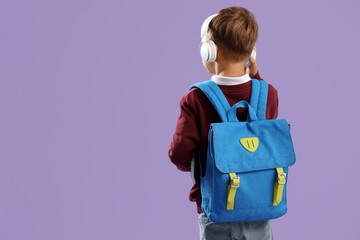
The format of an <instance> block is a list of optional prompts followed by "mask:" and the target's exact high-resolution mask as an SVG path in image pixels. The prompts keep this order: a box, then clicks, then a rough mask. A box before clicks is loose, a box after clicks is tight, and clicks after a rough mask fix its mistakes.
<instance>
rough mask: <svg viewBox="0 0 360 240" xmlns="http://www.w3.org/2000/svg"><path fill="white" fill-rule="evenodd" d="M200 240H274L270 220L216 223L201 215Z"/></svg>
mask: <svg viewBox="0 0 360 240" xmlns="http://www.w3.org/2000/svg"><path fill="white" fill-rule="evenodd" d="M199 229H200V240H273V239H274V237H273V233H272V228H271V222H270V220H265V221H258V222H239V223H235V222H226V223H214V222H212V221H211V220H210V219H209V218H208V217H207V216H206V215H205V214H204V213H200V214H199Z"/></svg>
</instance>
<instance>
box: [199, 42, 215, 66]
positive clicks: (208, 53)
mask: <svg viewBox="0 0 360 240" xmlns="http://www.w3.org/2000/svg"><path fill="white" fill-rule="evenodd" d="M200 55H201V58H202V59H203V60H204V61H205V62H215V60H216V46H215V43H214V42H213V41H212V40H207V41H204V42H201V43H200Z"/></svg>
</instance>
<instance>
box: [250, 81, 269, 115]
mask: <svg viewBox="0 0 360 240" xmlns="http://www.w3.org/2000/svg"><path fill="white" fill-rule="evenodd" d="M268 89H269V86H268V83H267V82H266V81H264V80H257V79H252V80H251V96H250V106H251V107H252V108H253V109H254V110H255V112H256V115H257V117H258V119H259V120H265V116H266V104H267V97H268Z"/></svg>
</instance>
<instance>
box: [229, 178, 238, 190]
mask: <svg viewBox="0 0 360 240" xmlns="http://www.w3.org/2000/svg"><path fill="white" fill-rule="evenodd" d="M230 181H231V183H230V185H231V187H233V188H238V187H239V186H240V177H235V176H231V180H230Z"/></svg>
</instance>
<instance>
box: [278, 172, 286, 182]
mask: <svg viewBox="0 0 360 240" xmlns="http://www.w3.org/2000/svg"><path fill="white" fill-rule="evenodd" d="M285 179H286V173H278V183H279V184H285V183H286V180H285Z"/></svg>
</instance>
